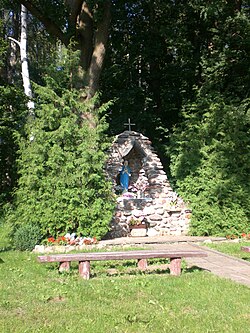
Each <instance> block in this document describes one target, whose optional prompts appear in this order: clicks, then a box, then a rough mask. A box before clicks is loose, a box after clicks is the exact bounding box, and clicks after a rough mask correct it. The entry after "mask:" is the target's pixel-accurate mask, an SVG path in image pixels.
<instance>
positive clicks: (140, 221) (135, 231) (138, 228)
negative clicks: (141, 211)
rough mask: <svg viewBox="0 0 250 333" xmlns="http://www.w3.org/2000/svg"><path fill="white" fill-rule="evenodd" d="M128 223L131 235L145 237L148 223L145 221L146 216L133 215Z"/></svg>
mask: <svg viewBox="0 0 250 333" xmlns="http://www.w3.org/2000/svg"><path fill="white" fill-rule="evenodd" d="M128 225H129V230H130V234H131V236H137V237H143V236H146V235H147V228H148V224H147V222H145V221H144V217H140V218H135V217H131V218H130V220H129V224H128Z"/></svg>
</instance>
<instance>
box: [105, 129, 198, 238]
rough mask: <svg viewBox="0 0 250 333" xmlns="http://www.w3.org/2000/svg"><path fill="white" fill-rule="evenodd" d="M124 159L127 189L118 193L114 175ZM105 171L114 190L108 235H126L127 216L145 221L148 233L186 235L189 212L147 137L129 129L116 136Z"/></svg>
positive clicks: (128, 231)
mask: <svg viewBox="0 0 250 333" xmlns="http://www.w3.org/2000/svg"><path fill="white" fill-rule="evenodd" d="M124 159H127V160H128V161H129V166H130V168H131V170H132V176H131V179H130V187H129V191H128V192H126V193H123V194H121V193H119V184H118V183H117V175H118V173H119V169H120V168H121V167H122V164H123V160H124ZM106 170H107V174H108V176H109V178H110V179H111V180H112V182H113V188H114V191H115V192H116V193H117V207H116V212H115V215H114V218H113V220H112V223H111V228H112V230H111V232H110V235H109V236H110V237H112V238H115V237H122V236H126V235H129V234H130V228H129V221H130V219H131V218H133V219H139V220H143V221H144V222H145V223H147V225H148V230H147V234H148V236H157V235H176V236H179V235H185V234H187V232H188V227H189V221H190V217H191V211H190V210H189V209H188V207H187V206H186V205H185V203H184V202H183V200H182V199H181V198H180V197H178V195H177V193H176V192H174V191H173V189H172V188H171V186H170V183H169V181H168V178H167V175H166V173H165V171H164V170H163V166H162V163H161V161H160V159H159V157H158V156H157V154H156V153H155V151H154V149H153V148H152V146H151V142H150V140H149V139H148V138H147V137H145V136H143V135H142V134H140V133H137V132H133V131H125V132H123V133H121V134H120V135H118V136H117V138H116V140H115V142H114V144H113V146H112V147H111V150H110V153H109V160H108V161H107V166H106Z"/></svg>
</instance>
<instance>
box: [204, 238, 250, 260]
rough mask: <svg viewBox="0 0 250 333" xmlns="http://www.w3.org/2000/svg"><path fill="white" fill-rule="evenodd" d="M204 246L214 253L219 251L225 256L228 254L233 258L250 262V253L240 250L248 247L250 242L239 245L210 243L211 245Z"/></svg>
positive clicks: (233, 243)
mask: <svg viewBox="0 0 250 333" xmlns="http://www.w3.org/2000/svg"><path fill="white" fill-rule="evenodd" d="M206 246H207V247H209V248H211V249H214V250H216V251H220V252H223V253H225V254H229V255H232V256H234V257H237V258H241V259H244V260H247V261H250V252H243V251H242V250H241V247H242V246H250V241H248V242H244V241H243V242H239V243H235V242H222V243H211V244H206Z"/></svg>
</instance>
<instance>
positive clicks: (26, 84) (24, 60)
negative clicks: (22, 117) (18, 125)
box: [20, 5, 35, 116]
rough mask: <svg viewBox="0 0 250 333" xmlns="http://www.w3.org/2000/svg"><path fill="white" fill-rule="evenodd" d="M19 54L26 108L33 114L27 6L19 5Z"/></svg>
mask: <svg viewBox="0 0 250 333" xmlns="http://www.w3.org/2000/svg"><path fill="white" fill-rule="evenodd" d="M20 56H21V64H22V78H23V88H24V93H25V95H26V96H27V97H28V98H29V101H28V109H29V113H30V115H31V116H34V107H35V105H34V102H33V101H32V89H31V84H30V77H29V65H28V57H27V8H26V7H24V6H23V5H22V6H21V39H20Z"/></svg>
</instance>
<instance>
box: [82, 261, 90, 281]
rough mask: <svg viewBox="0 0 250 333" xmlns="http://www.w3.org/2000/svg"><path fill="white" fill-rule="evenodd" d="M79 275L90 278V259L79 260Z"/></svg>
mask: <svg viewBox="0 0 250 333" xmlns="http://www.w3.org/2000/svg"><path fill="white" fill-rule="evenodd" d="M79 275H80V276H81V277H82V278H83V279H85V280H89V278H90V261H80V262H79Z"/></svg>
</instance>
